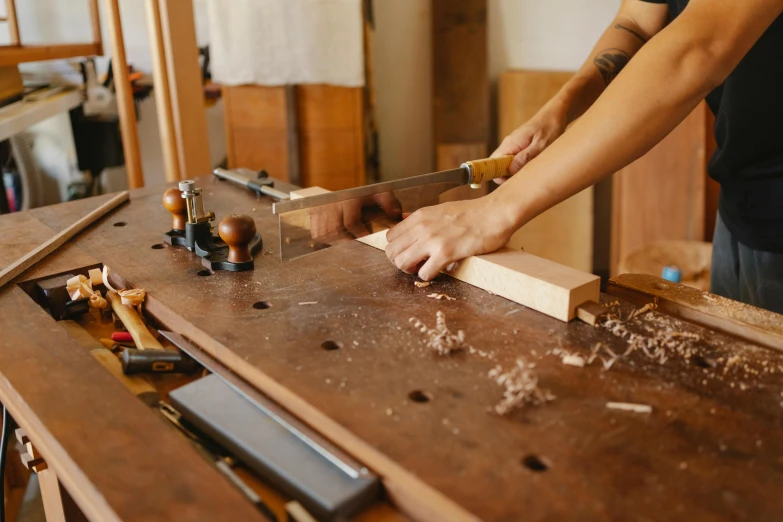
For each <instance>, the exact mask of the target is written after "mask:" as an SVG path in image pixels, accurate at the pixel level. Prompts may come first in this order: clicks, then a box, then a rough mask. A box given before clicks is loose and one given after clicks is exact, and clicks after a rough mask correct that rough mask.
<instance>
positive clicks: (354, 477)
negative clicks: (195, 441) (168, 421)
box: [169, 375, 380, 521]
mask: <svg viewBox="0 0 783 522" xmlns="http://www.w3.org/2000/svg"><path fill="white" fill-rule="evenodd" d="M169 397H170V400H171V403H172V405H173V406H174V407H175V408H176V409H177V410H178V411H179V412H180V413H181V415H182V417H183V418H184V419H185V420H186V421H187V422H189V423H190V424H192V425H193V426H195V427H196V428H198V429H199V430H201V431H202V432H203V433H204V434H205V435H207V436H209V437H211V438H212V439H214V440H215V441H216V442H217V443H219V444H220V445H221V446H223V447H224V448H225V449H226V450H228V451H229V452H231V453H232V454H233V455H235V456H236V457H237V458H238V459H240V460H241V461H242V462H244V463H245V464H246V465H247V466H248V467H249V468H251V469H253V470H254V471H255V472H256V473H258V474H259V475H260V476H261V477H262V478H264V479H265V480H267V481H269V482H270V483H271V484H272V485H274V486H276V487H278V488H280V490H281V491H282V492H283V493H285V494H287V495H290V496H291V497H292V498H294V499H296V500H298V501H299V502H300V503H301V504H302V505H303V506H304V507H305V508H306V509H307V510H308V511H310V513H311V514H312V515H313V516H314V517H316V518H317V519H318V520H324V521H331V520H341V519H343V518H347V517H350V516H352V515H354V514H356V513H358V512H359V511H361V510H362V509H363V508H366V507H368V506H370V505H372V504H373V503H374V502H375V501H376V500H377V499H378V497H379V494H380V486H379V481H378V479H377V477H376V476H374V475H373V474H371V473H368V472H367V470H364V469H357V468H356V467H354V466H351V465H349V464H347V463H344V462H342V461H340V460H339V459H337V458H336V457H335V456H333V455H331V454H329V453H328V452H325V451H324V450H323V449H322V448H321V447H320V446H318V445H316V444H315V443H313V442H312V441H310V440H309V439H307V437H306V436H305V435H303V434H301V433H300V432H299V431H298V430H296V429H295V428H293V427H291V426H289V425H287V424H286V423H285V422H284V421H283V422H281V421H280V419H279V418H277V417H276V416H275V415H274V414H273V413H271V412H269V411H267V410H266V409H265V408H263V407H262V406H260V405H259V404H257V403H255V402H253V401H252V400H250V399H249V398H248V397H246V396H245V395H244V394H242V393H240V392H239V391H237V390H236V389H234V388H232V387H231V386H230V385H229V384H228V383H226V382H225V381H224V380H222V379H221V378H220V377H218V376H216V375H208V376H206V377H203V378H201V379H199V380H197V381H195V382H192V383H190V384H188V385H186V386H183V387H181V388H178V389H176V390H174V391H172V392H171V394H170V396H169ZM319 450H320V451H319Z"/></svg>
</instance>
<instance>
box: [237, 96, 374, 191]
mask: <svg viewBox="0 0 783 522" xmlns="http://www.w3.org/2000/svg"><path fill="white" fill-rule="evenodd" d="M223 99H224V112H225V125H226V143H227V149H228V166H229V168H235V167H246V168H249V169H254V170H261V169H265V170H266V171H267V172H269V174H270V175H271V176H272V177H275V178H277V179H281V180H284V181H290V182H292V183H296V184H298V185H301V186H303V187H309V186H320V187H323V188H326V189H329V190H341V189H345V188H352V187H356V186H359V185H363V184H365V183H366V177H367V169H366V153H365V114H366V111H365V104H364V89H363V88H360V87H357V88H354V87H335V86H330V85H297V86H295V87H265V86H260V85H244V86H238V87H228V86H224V87H223Z"/></svg>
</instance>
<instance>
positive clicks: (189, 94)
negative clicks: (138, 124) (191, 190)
mask: <svg viewBox="0 0 783 522" xmlns="http://www.w3.org/2000/svg"><path fill="white" fill-rule="evenodd" d="M159 2H160V20H161V29H162V36H163V43H164V48H165V51H166V68H167V69H168V80H169V87H170V93H171V94H170V98H171V112H172V116H173V120H174V130H175V136H176V141H177V151H178V158H179V174H180V176H184V177H185V178H194V177H196V176H203V175H204V174H209V173H210V172H211V170H212V168H211V166H212V161H211V159H210V157H209V139H208V137H207V114H206V106H205V104H204V89H203V86H202V81H201V69H200V68H199V61H198V45H197V43H196V25H195V19H194V17H193V2H191V1H190V0H159Z"/></svg>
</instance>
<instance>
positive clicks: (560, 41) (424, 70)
mask: <svg viewBox="0 0 783 522" xmlns="http://www.w3.org/2000/svg"><path fill="white" fill-rule="evenodd" d="M620 3H621V0H593V1H591V2H585V1H584V0H546V1H544V0H488V4H487V5H488V14H487V18H488V20H487V24H488V34H489V75H490V80H491V82H492V92H493V96H492V100H493V101H492V107H493V111H492V112H493V123H492V126H491V128H492V129H493V131H494V129H496V128H497V123H496V121H495V119H494V117H495V112H496V110H495V107H497V103H496V93H497V82H498V78H499V77H500V74H501V73H502V72H503V71H505V70H506V69H510V68H516V69H542V70H556V71H558V70H559V71H573V70H576V69H577V68H578V67H579V66H581V65H582V62H584V60H585V58H587V56H588V54H589V52H590V50H591V49H592V47H593V45H594V44H595V42H596V41H597V40H598V38H599V36H600V35H601V33H602V32H603V31H604V30H605V29H606V27H607V26H608V25H609V23H610V22H611V20H612V18H613V17H614V15H615V14H616V13H617V9H618V8H619V7H620ZM374 5H375V23H376V31H375V35H374V38H373V53H374V55H373V68H374V74H375V81H376V86H377V90H376V97H377V106H376V111H377V118H378V128H379V141H380V156H381V157H380V159H381V175H382V177H383V178H384V179H395V178H400V177H405V176H410V175H413V174H419V173H422V172H429V171H430V170H432V169H433V168H434V154H433V152H434V151H433V144H432V122H431V121H430V118H429V117H428V116H429V115H430V114H431V112H432V108H431V107H432V100H431V97H432V58H431V52H430V49H431V38H430V32H431V26H432V20H431V10H430V2H429V1H425V0H375V3H374ZM500 138H502V136H501V137H500ZM495 141H496V142H497V137H496V140H495ZM494 145H495V143H491V144H490V147H491V148H493V146H494Z"/></svg>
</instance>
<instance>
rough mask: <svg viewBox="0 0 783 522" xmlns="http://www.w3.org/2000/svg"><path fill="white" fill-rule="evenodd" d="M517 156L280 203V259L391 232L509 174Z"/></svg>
mask: <svg viewBox="0 0 783 522" xmlns="http://www.w3.org/2000/svg"><path fill="white" fill-rule="evenodd" d="M512 159H514V157H513V156H502V157H498V158H488V159H482V160H475V161H468V162H466V163H463V164H462V165H461V166H460V168H458V169H453V170H444V171H442V172H434V173H432V174H424V175H422V176H414V177H411V178H403V179H399V180H395V181H386V182H384V183H376V184H374V185H366V186H364V187H358V188H353V189H347V190H339V191H337V192H330V193H328V194H319V195H317V196H311V197H307V198H301V199H294V200H289V201H281V202H277V203H275V204H274V206H273V207H272V213H274V214H277V215H278V217H279V223H280V258H281V259H282V260H283V261H287V260H290V259H295V258H297V257H299V256H303V255H305V254H310V253H312V252H316V251H318V250H322V249H324V248H328V247H330V246H332V245H334V244H336V243H340V242H342V241H346V240H351V239H356V238H357V237H363V236H366V235H369V234H371V233H373V232H378V231H380V230H383V229H388V228H389V227H391V226H393V225H394V224H395V223H398V222H399V221H400V220H401V219H402V218H403V217H404V216H407V214H409V213H411V212H414V211H416V210H418V209H420V208H422V207H427V206H431V205H437V204H438V203H440V196H441V195H442V194H444V193H445V192H447V191H449V190H451V189H453V188H456V187H459V186H461V185H470V186H472V187H473V188H478V186H479V185H480V183H482V182H484V181H487V180H490V179H493V178H500V177H504V176H508V167H509V165H510V164H511V160H512Z"/></svg>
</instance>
